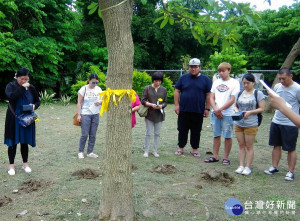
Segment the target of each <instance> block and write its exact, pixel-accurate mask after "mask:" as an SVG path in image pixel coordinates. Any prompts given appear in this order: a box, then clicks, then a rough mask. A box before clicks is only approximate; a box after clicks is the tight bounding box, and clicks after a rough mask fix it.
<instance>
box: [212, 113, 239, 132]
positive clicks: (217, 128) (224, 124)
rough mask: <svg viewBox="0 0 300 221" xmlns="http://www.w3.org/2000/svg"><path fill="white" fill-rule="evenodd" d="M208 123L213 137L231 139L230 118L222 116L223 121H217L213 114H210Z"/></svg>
mask: <svg viewBox="0 0 300 221" xmlns="http://www.w3.org/2000/svg"><path fill="white" fill-rule="evenodd" d="M210 123H211V127H212V130H213V133H214V137H220V136H223V137H224V138H232V131H233V120H232V117H231V116H223V119H219V118H217V117H216V115H214V113H211V116H210Z"/></svg>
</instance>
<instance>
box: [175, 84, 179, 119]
mask: <svg viewBox="0 0 300 221" xmlns="http://www.w3.org/2000/svg"><path fill="white" fill-rule="evenodd" d="M179 97H180V90H178V89H176V88H175V92H174V105H175V108H174V110H175V113H176V114H179V111H180V108H179Z"/></svg>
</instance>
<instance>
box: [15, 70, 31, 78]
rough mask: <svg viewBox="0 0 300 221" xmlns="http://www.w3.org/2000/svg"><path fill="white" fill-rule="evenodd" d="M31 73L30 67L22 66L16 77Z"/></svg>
mask: <svg viewBox="0 0 300 221" xmlns="http://www.w3.org/2000/svg"><path fill="white" fill-rule="evenodd" d="M29 74H30V70H29V69H27V68H20V69H19V70H18V71H17V73H16V74H15V75H16V77H21V76H29Z"/></svg>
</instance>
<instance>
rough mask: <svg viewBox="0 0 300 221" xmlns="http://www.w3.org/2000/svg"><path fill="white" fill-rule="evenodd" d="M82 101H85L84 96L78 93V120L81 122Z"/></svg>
mask: <svg viewBox="0 0 300 221" xmlns="http://www.w3.org/2000/svg"><path fill="white" fill-rule="evenodd" d="M82 102H83V96H82V95H81V94H80V93H78V98H77V114H78V115H77V121H78V122H81V115H80V112H81V107H82Z"/></svg>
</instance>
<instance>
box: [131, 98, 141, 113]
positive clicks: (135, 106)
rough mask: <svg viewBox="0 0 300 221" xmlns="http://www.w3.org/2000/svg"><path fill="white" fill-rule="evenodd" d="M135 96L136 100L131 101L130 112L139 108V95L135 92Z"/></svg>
mask: <svg viewBox="0 0 300 221" xmlns="http://www.w3.org/2000/svg"><path fill="white" fill-rule="evenodd" d="M135 97H136V100H135V102H134V103H133V106H134V107H133V108H132V109H131V111H132V112H136V111H138V110H139V109H140V105H141V101H140V98H139V96H138V95H137V94H136V95H135Z"/></svg>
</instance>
